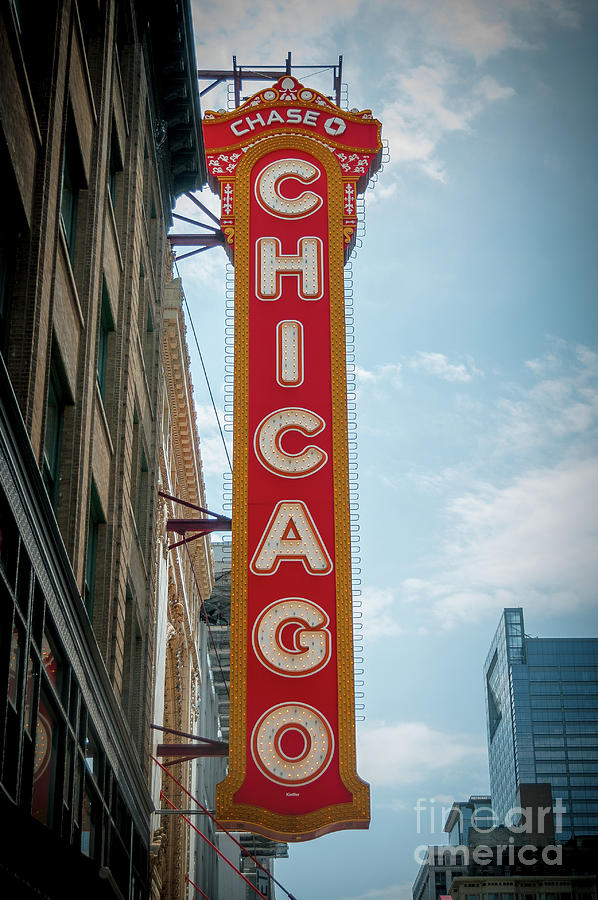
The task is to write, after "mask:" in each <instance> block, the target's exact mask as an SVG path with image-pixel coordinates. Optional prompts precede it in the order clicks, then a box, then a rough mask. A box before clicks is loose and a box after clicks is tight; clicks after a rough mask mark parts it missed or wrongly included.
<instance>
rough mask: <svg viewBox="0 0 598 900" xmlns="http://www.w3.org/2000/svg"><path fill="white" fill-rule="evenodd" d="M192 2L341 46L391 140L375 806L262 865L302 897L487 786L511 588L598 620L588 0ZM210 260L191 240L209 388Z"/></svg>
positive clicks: (367, 473)
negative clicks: (495, 642) (494, 688)
mask: <svg viewBox="0 0 598 900" xmlns="http://www.w3.org/2000/svg"><path fill="white" fill-rule="evenodd" d="M194 19H195V29H196V36H197V58H198V63H199V65H200V66H201V67H202V68H204V67H205V68H209V67H213V68H221V67H229V66H230V63H231V58H232V54H233V53H234V54H236V55H237V60H238V62H239V63H241V64H243V65H258V64H262V65H264V64H274V65H280V64H282V62H283V60H284V58H285V56H286V53H287V51H288V50H291V51H292V52H293V60H294V61H295V62H297V63H304V64H310V65H312V64H313V65H319V64H321V63H333V62H336V59H337V57H338V54H339V53H342V54H343V56H344V80H345V81H346V82H347V83H348V87H349V106H350V107H358V108H360V109H362V108H371V109H372V110H373V112H374V114H375V115H376V116H377V117H378V118H379V119H380V120H381V121H382V124H383V137H385V138H386V139H387V140H388V141H389V144H390V156H391V162H390V163H389V164H388V165H387V166H386V167H385V169H384V171H383V172H382V173H381V175H380V178H379V180H378V183H377V184H376V186H375V189H374V190H373V191H368V192H367V198H366V208H367V212H366V224H367V233H366V235H365V237H364V240H363V247H362V248H361V249H360V250H359V252H358V255H357V258H356V259H355V261H354V263H353V273H354V281H355V306H356V347H357V363H358V391H359V399H360V404H359V407H358V410H359V451H360V525H361V546H362V554H361V555H362V560H363V562H362V572H363V574H362V580H363V603H364V614H365V624H366V630H365V635H366V702H367V718H366V722H365V723H364V724H363V726H361V727H360V730H359V744H358V747H359V769H360V773H361V774H362V776H363V777H365V778H367V779H368V780H369V781H370V782H371V785H372V825H371V828H370V831H369V832H353V833H349V832H347V833H341V834H336V835H329V836H327V837H324V838H321V839H319V840H317V841H312V842H310V843H308V844H304V845H299V846H291V848H290V859H289V860H288V861H280V862H279V863H278V864H277V876H278V877H279V878H280V880H281V881H283V883H284V884H285V885H286V886H288V888H289V889H290V890H291V891H292V892H293V893H294V894H295V895H296V896H297V898H298V900H407V898H408V897H410V890H411V884H412V881H413V878H414V876H415V874H416V871H417V864H416V862H415V861H414V851H415V849H416V847H417V846H418V845H420V844H425V843H426V842H428V841H434V842H438V841H442V832H441V822H440V820H441V810H442V807H443V806H447V805H450V801H451V800H452V799H453V798H455V799H466V798H467V797H469V795H470V794H471V793H480V792H484V791H486V790H487V789H488V772H487V755H486V737H485V720H484V716H485V713H484V698H483V691H482V666H483V662H484V659H485V656H486V652H487V649H488V646H489V644H490V640H491V637H492V635H493V633H494V630H495V628H496V624H497V621H498V617H499V614H500V611H501V610H502V608H503V607H504V606H511V605H513V606H518V605H521V606H523V607H524V610H525V621H526V631H527V632H528V633H529V634H531V635H536V636H564V635H573V636H575V635H595V634H596V633H597V625H598V613H597V597H596V584H597V582H598V578H597V575H598V573H597V568H598V566H597V563H596V558H597V554H596V532H597V516H596V508H597V500H598V490H597V486H598V446H597V442H596V433H597V420H598V340H597V338H598V328H597V299H598V290H597V287H598V253H597V250H596V248H597V246H598V242H597V237H598V235H597V231H598V227H597V213H596V210H597V209H598V196H597V194H598V190H597V188H598V169H597V166H596V159H598V140H597V138H598V135H597V121H598V117H597V116H596V96H597V94H598V62H597V60H598V46H597V44H598V8H597V7H596V5H595V4H593V3H590V2H573V0H488V2H482V0H445V2H438V0H436V2H434V0H392V2H380V0H370V2H368V3H365V2H364V3H361V2H359V0H345V2H343V3H340V2H332V0H317V2H316V0H308V2H305V3H302V4H291V3H279V2H275V0H270V2H262V0H258V2H257V3H256V4H246V3H244V2H243V3H242V2H240V0H233V2H231V3H228V4H223V5H220V6H218V5H213V4H211V5H209V6H208V5H207V4H204V3H199V2H196V3H195V6H194ZM309 83H311V84H312V85H314V86H315V87H318V88H320V89H324V90H326V92H329V89H330V76H329V74H328V73H326V74H325V75H322V76H321V78H319V77H316V78H311V79H309ZM225 105H226V98H225V97H223V96H222V95H219V94H218V92H217V91H214V92H213V93H212V94H208V95H207V96H206V97H205V98H204V101H203V106H204V109H207V108H210V107H214V108H219V107H224V106H225ZM203 193H204V195H205V196H204V197H202V199H203V200H204V201H205V202H206V203H209V204H210V207H211V208H212V209H213V210H216V209H217V208H218V204H217V202H216V201H215V199H214V198H211V197H210V194H209V192H208V191H207V189H206V190H205V191H204V192H203ZM184 210H189V212H191V213H192V208H189V207H186V206H185V204H184V203H183V204H182V205H181V211H184ZM182 230H187V226H184V228H183V229H182ZM225 263H226V260H225V257H224V253H223V252H222V251H220V250H219V249H218V250H211V251H209V252H208V253H204V254H200V255H199V256H197V257H192V258H191V259H189V260H184V261H182V262H181V263H180V272H181V274H182V276H183V282H184V287H185V291H186V295H187V298H188V301H189V304H190V307H191V310H192V315H193V319H194V323H195V326H196V329H197V331H198V336H199V341H200V344H201V347H202V352H203V354H204V358H205V363H206V367H207V369H208V372H209V377H210V381H211V383H212V386H213V389H214V391H215V394H216V399H217V402H218V405H219V406H220V407H221V406H222V389H221V385H222V383H223V380H224V289H225V283H224V280H225ZM189 338H190V349H191V356H192V366H193V377H194V382H195V385H196V387H195V398H196V402H197V406H198V415H199V424H200V429H201V440H202V455H203V459H204V465H205V470H206V484H207V492H208V494H207V495H208V503H209V505H210V506H211V508H213V509H220V508H221V503H222V473H223V471H224V470H225V468H226V460H225V458H224V454H223V451H222V448H221V444H220V439H219V436H218V432H217V429H216V427H215V423H214V419H213V416H212V415H211V412H210V408H209V400H208V396H207V391H206V387H205V382H204V380H203V376H202V374H201V371H200V368H199V366H198V360H197V355H196V353H195V351H194V348H193V346H192V343H191V340H192V336H191V335H189ZM418 798H426V803H427V808H428V809H429V810H430V811H429V812H426V813H425V814H423V815H422V817H421V821H420V823H419V826H420V827H419V829H418V822H417V817H416V813H415V811H414V807H415V804H416V801H417V799H418ZM432 798H434V801H433V802H432ZM432 809H433V810H434V816H435V821H434V822H433V821H432V812H431V810H432Z"/></svg>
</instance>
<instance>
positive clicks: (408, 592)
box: [401, 457, 598, 627]
mask: <svg viewBox="0 0 598 900" xmlns="http://www.w3.org/2000/svg"><path fill="white" fill-rule="evenodd" d="M597 505H598V458H596V457H593V458H590V459H585V460H581V461H572V462H568V463H561V464H559V465H557V466H554V467H546V468H543V469H537V470H533V471H530V472H528V473H527V474H525V475H521V476H519V477H518V478H516V479H514V480H513V481H512V482H511V484H509V485H507V486H505V487H502V488H497V487H494V486H492V485H480V486H479V488H478V490H477V491H476V492H470V493H467V494H464V495H462V496H460V497H456V498H455V499H453V500H451V501H450V502H449V503H448V504H447V506H446V510H445V514H446V519H447V533H448V535H449V537H447V538H446V539H445V541H444V544H443V546H442V548H441V552H440V555H439V557H438V559H437V560H436V561H435V562H434V563H433V564H432V566H431V569H432V575H431V576H430V574H428V575H426V576H425V577H424V578H412V579H408V580H406V581H405V582H404V583H403V594H402V598H401V599H402V602H404V603H406V604H408V605H411V604H413V603H417V605H418V606H420V607H424V608H427V609H429V610H430V611H431V612H432V614H433V615H434V617H435V620H436V621H437V622H438V623H439V624H440V625H442V626H444V627H452V626H454V625H457V624H459V623H462V622H465V621H475V620H479V619H480V618H481V617H483V616H485V615H486V614H489V613H494V612H496V611H497V610H500V609H502V608H503V607H505V606H513V605H520V604H525V606H526V608H533V607H535V608H537V609H540V610H542V611H543V612H544V613H548V614H550V612H551V611H555V612H556V611H562V609H563V608H564V607H565V606H567V607H569V608H574V607H580V606H587V607H591V606H593V605H594V604H595V586H596V583H597V581H598V561H597V557H596V552H595V548H596V546H597V539H598V517H597V515H596V508H597Z"/></svg>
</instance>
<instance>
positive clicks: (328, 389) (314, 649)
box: [204, 76, 380, 841]
mask: <svg viewBox="0 0 598 900" xmlns="http://www.w3.org/2000/svg"><path fill="white" fill-rule="evenodd" d="M204 134H205V139H206V147H207V153H208V165H209V168H210V172H211V175H212V177H213V178H217V179H218V181H219V182H220V186H221V192H222V217H223V228H225V229H226V233H227V235H228V237H229V241H230V243H231V246H234V264H235V386H234V465H233V556H232V596H231V710H230V717H231V722H230V767H229V775H228V777H227V778H226V779H225V781H223V782H222V783H221V784H220V785H219V786H218V790H217V799H216V815H217V818H218V819H219V820H220V821H221V822H223V824H225V825H226V826H227V827H229V828H232V829H241V830H248V831H254V832H258V833H261V834H264V835H267V836H269V837H273V838H276V839H280V840H287V841H293V840H295V841H297V840H305V839H308V838H312V837H316V836H318V835H320V834H324V833H326V832H329V831H334V830H337V829H341V828H367V826H368V824H369V790H368V786H367V785H366V784H365V783H364V782H363V781H361V779H360V778H359V777H358V775H357V772H356V765H355V726H354V718H355V717H354V693H353V636H352V599H351V559H350V520H349V480H348V452H347V404H346V361H345V329H344V291H343V257H344V254H345V252H346V250H347V248H348V247H350V245H351V240H352V235H353V231H354V227H355V221H356V220H355V197H356V194H357V193H358V191H359V190H360V189H362V188H363V187H364V186H365V184H366V183H367V177H368V175H369V174H370V173H371V171H372V169H373V168H375V166H376V164H377V160H378V158H379V157H378V154H379V151H380V126H379V123H378V122H375V121H374V120H373V119H372V117H371V115H370V114H369V113H368V112H365V113H358V114H355V113H352V114H349V113H345V112H343V111H342V110H340V109H338V108H337V107H335V106H334V105H333V104H331V103H330V101H328V100H327V99H326V98H324V97H322V96H321V95H319V94H317V93H316V92H314V91H313V90H311V89H307V88H304V87H303V86H302V85H300V84H299V83H298V82H296V81H295V79H293V78H291V77H290V76H287V77H286V78H283V79H281V80H280V81H279V82H277V84H276V85H274V86H273V87H272V88H267V89H266V90H264V91H262V92H260V93H259V94H256V95H255V96H254V97H252V98H250V100H248V101H247V102H246V103H245V104H244V105H243V106H242V107H240V108H239V109H237V110H235V111H234V112H233V113H221V114H216V113H207V114H206V116H205V118H204ZM341 138H345V140H346V141H351V142H352V144H345V143H342V142H341ZM339 154H340V155H339ZM343 158H344V160H343ZM344 166H346V168H344ZM357 169H359V170H360V171H356V170H357Z"/></svg>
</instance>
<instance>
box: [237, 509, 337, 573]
mask: <svg viewBox="0 0 598 900" xmlns="http://www.w3.org/2000/svg"><path fill="white" fill-rule="evenodd" d="M291 535H292V536H291ZM281 562H302V563H303V565H304V566H305V568H306V570H307V571H308V572H309V574H310V575H328V573H329V572H332V561H331V559H330V556H329V555H328V551H327V550H326V547H325V546H324V542H323V541H322V538H321V537H320V535H319V534H318V529H317V528H316V526H315V524H314V521H313V519H312V517H311V515H310V512H309V510H308V508H307V506H306V505H305V503H303V502H302V501H301V500H281V501H280V503H278V504H277V505H276V507H275V508H274V512H273V513H272V515H271V516H270V521H269V522H268V524H267V525H266V529H265V531H264V533H263V535H262V537H261V540H260V542H259V545H258V548H257V550H256V551H255V553H254V555H253V559H252V560H251V565H250V569H251V571H252V572H253V573H254V574H255V575H272V573H273V572H276V570H277V569H278V567H279V565H280V563H281Z"/></svg>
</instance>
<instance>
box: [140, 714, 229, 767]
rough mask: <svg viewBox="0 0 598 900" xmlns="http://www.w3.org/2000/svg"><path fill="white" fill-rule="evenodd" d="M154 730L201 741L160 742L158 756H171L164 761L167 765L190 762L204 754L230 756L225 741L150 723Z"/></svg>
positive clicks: (157, 750)
mask: <svg viewBox="0 0 598 900" xmlns="http://www.w3.org/2000/svg"><path fill="white" fill-rule="evenodd" d="M150 728H153V729H154V731H162V732H164V733H166V734H176V735H177V736H178V737H186V738H190V739H191V740H193V741H199V743H197V744H181V743H178V744H158V746H157V749H156V756H169V757H171V759H168V760H166V761H165V762H164V765H165V766H174V765H177V764H178V763H182V762H188V761H189V760H191V759H198V758H199V757H203V756H228V744H226V743H224V741H215V740H213V739H212V738H205V737H200V736H199V735H197V734H189V733H188V732H186V731H176V729H174V728H165V727H164V726H162V725H154V724H153V723H152V725H150Z"/></svg>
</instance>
